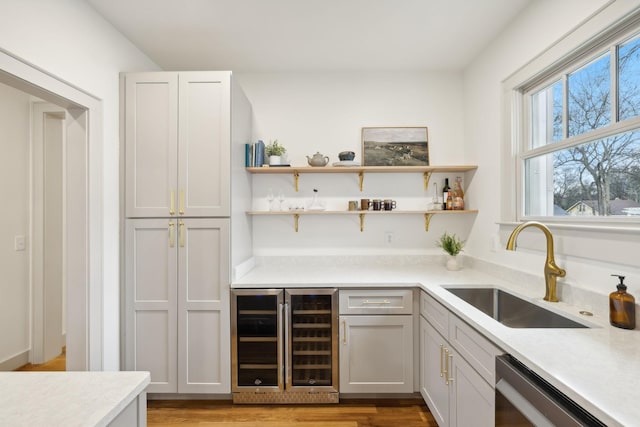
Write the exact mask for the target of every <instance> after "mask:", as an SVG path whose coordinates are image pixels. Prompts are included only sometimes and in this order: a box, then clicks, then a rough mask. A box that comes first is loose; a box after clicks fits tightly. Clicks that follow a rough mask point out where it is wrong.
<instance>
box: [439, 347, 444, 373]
mask: <svg viewBox="0 0 640 427" xmlns="http://www.w3.org/2000/svg"><path fill="white" fill-rule="evenodd" d="M443 358H444V345H443V344H440V377H441V378H442V377H444V369H443V367H442V365H443V364H444V362H443V361H442V359H443Z"/></svg>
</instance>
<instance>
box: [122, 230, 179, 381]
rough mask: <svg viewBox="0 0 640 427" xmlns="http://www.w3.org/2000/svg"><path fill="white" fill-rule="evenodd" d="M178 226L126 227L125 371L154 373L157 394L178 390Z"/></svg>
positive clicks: (152, 377) (152, 374)
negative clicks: (176, 237) (176, 235)
mask: <svg viewBox="0 0 640 427" xmlns="http://www.w3.org/2000/svg"><path fill="white" fill-rule="evenodd" d="M176 226H177V224H176V220H175V219H132V220H128V221H127V223H126V239H125V240H126V242H125V245H126V246H125V251H126V253H125V259H126V316H127V319H126V324H127V333H126V340H125V346H126V347H125V354H126V357H125V359H126V360H125V369H127V370H135V371H149V372H150V373H151V384H150V385H149V387H148V388H147V391H148V392H151V393H154V392H167V393H171V392H173V393H175V392H176V391H177V390H178V388H177V347H176V342H177V317H176V314H177V292H176V290H177V278H178V274H177V266H178V263H177V251H176V247H175V246H176V241H175V230H176ZM172 245H173V247H172Z"/></svg>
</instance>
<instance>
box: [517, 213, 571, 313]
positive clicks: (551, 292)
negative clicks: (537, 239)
mask: <svg viewBox="0 0 640 427" xmlns="http://www.w3.org/2000/svg"><path fill="white" fill-rule="evenodd" d="M527 227H537V228H539V229H540V230H542V232H543V233H544V235H545V236H546V237H547V260H546V261H545V263H544V283H545V287H546V291H545V294H544V300H545V301H550V302H558V297H557V296H556V279H557V278H558V277H564V276H565V274H567V272H566V271H565V270H563V269H561V268H560V267H558V266H557V265H556V261H555V259H554V258H553V235H552V234H551V231H550V230H549V228H548V227H547V226H546V225H544V224H542V223H541V222H537V221H529V222H525V223H523V224H520V225H519V226H517V227H516V228H515V229H514V230H513V231H512V232H511V236H509V240H507V250H509V251H515V250H516V238H517V237H518V234H520V232H521V231H522V230H524V229H525V228H527Z"/></svg>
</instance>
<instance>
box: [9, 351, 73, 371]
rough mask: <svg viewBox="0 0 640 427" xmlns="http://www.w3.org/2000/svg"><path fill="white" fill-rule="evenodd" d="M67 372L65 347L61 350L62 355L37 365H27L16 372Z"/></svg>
mask: <svg viewBox="0 0 640 427" xmlns="http://www.w3.org/2000/svg"><path fill="white" fill-rule="evenodd" d="M66 370H67V354H66V347H63V348H62V353H60V355H58V356H57V357H55V358H53V359H51V360H49V361H47V362H45V363H41V364H39V365H32V364H31V363H27V364H26V365H24V366H21V367H19V368H18V369H16V371H66Z"/></svg>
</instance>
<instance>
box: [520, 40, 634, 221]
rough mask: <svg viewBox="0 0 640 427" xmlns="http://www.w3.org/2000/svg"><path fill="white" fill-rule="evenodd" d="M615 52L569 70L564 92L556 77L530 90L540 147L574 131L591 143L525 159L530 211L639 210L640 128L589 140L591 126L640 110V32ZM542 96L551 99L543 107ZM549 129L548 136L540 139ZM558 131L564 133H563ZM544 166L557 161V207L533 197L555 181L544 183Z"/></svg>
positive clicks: (626, 117)
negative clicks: (614, 73) (531, 91)
mask: <svg viewBox="0 0 640 427" xmlns="http://www.w3.org/2000/svg"><path fill="white" fill-rule="evenodd" d="M611 52H613V53H614V54H612V53H607V54H605V55H601V56H599V57H598V58H595V59H594V60H593V61H591V62H590V63H589V64H587V65H585V66H583V67H581V68H580V69H578V70H575V71H572V72H570V73H568V74H566V77H565V79H563V81H564V82H566V87H565V92H564V97H563V96H561V95H559V92H560V91H559V90H558V85H559V84H560V85H561V84H562V83H560V82H559V81H556V82H554V83H553V84H552V85H550V86H548V87H547V88H546V89H543V90H541V91H539V92H537V93H535V94H533V95H532V96H531V100H532V101H531V102H532V120H531V121H532V141H533V144H535V146H540V145H543V144H545V143H551V142H557V141H559V140H564V139H566V138H573V137H577V138H578V139H581V140H585V141H588V142H584V143H579V144H577V145H574V146H570V147H569V148H563V149H558V150H552V149H550V150H548V153H545V154H543V155H539V156H536V157H532V158H529V159H527V160H526V162H525V163H526V168H525V169H526V171H525V173H526V182H527V185H526V188H527V200H525V205H526V208H525V212H526V214H528V215H590V216H612V215H637V214H638V213H640V194H639V193H640V126H638V128H637V129H635V130H631V131H629V130H626V131H622V132H620V131H618V133H616V132H615V129H614V130H612V132H607V133H609V135H608V136H606V137H602V136H601V137H600V138H598V139H595V140H593V139H592V140H589V139H588V134H589V132H592V131H595V130H598V129H606V128H607V127H612V126H611V125H612V124H615V123H618V122H620V121H624V120H634V119H635V120H637V119H638V117H639V116H640V37H636V38H635V39H633V40H630V41H628V42H626V43H624V44H621V45H619V46H617V47H616V49H615V50H612V51H611ZM615 52H617V55H616V54H615ZM612 58H617V64H616V65H617V66H616V67H614V68H615V69H616V70H617V74H616V77H617V78H616V79H612V77H611V69H612V67H611V59H612ZM613 81H617V83H618V86H617V88H616V89H617V90H614V88H613V87H612V82H613ZM616 93H617V98H615V99H614V94H616ZM545 100H546V101H545ZM565 100H566V101H565ZM544 102H547V103H548V106H547V107H546V109H545V108H540V105H542V104H543V103H544ZM565 106H566V107H565ZM612 106H613V108H612ZM541 111H542V113H541ZM545 112H546V116H545ZM543 116H544V117H543ZM565 120H566V124H565ZM536 127H537V129H536ZM544 127H546V128H547V131H546V132H547V134H548V137H547V140H548V142H543V143H542V144H540V142H536V141H538V140H539V139H540V137H539V135H540V134H542V133H543V130H542V129H543V128H544ZM559 129H562V133H563V135H562V137H560V138H558V133H559ZM627 129H628V128H627ZM583 135H584V137H583ZM600 135H602V133H601V134H600ZM585 137H586V138H585ZM565 147H566V145H565ZM545 159H546V160H545ZM545 164H552V165H553V172H552V175H553V206H551V201H549V202H547V203H545V202H543V203H536V202H535V200H531V198H536V197H538V198H542V199H544V197H545V191H544V189H542V188H537V187H536V186H545V185H549V184H550V183H549V184H545V182H548V181H547V180H545V179H544V177H545V176H550V175H551V174H550V173H547V172H546V166H545ZM549 200H551V199H550V198H549Z"/></svg>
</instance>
